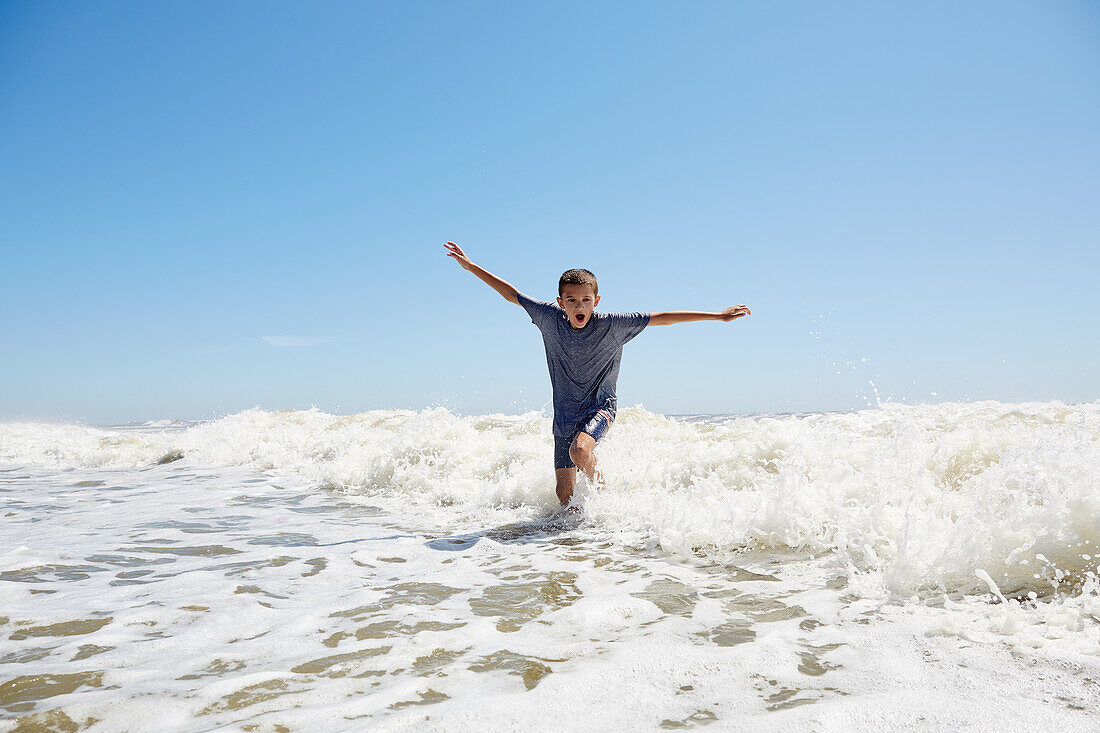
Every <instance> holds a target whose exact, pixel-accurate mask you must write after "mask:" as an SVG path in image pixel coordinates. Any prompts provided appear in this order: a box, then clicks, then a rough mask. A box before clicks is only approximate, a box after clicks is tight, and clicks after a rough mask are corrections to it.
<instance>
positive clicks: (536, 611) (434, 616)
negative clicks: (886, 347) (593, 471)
mask: <svg viewBox="0 0 1100 733" xmlns="http://www.w3.org/2000/svg"><path fill="white" fill-rule="evenodd" d="M549 429H550V425H549V420H548V419H547V418H546V417H544V416H542V415H539V414H535V413H529V414H525V415H519V416H506V415H487V416H474V417H461V416H457V415H454V414H452V413H450V412H448V411H447V410H443V409H433V410H423V411H402V410H384V411H374V412H368V413H362V414H358V415H350V416H335V415H327V414H324V413H322V412H319V411H317V410H308V411H281V412H266V411H262V410H249V411H246V412H243V413H239V414H236V415H231V416H228V417H225V418H222V419H219V420H213V421H209V422H203V423H194V424H180V423H177V422H170V423H163V424H161V423H158V424H154V425H136V426H126V427H123V428H94V427H88V426H79V425H47V424H5V425H0V498H2V499H3V508H2V509H0V513H2V514H3V518H2V519H0V521H3V522H6V524H5V525H4V527H5V534H4V539H5V542H4V543H3V544H2V545H0V730H15V729H23V728H26V729H35V726H38V727H39V728H44V729H50V728H59V729H60V728H64V729H74V730H75V729H77V728H80V727H82V726H83V727H86V728H87V729H88V730H90V731H93V732H95V731H111V730H130V729H140V728H142V727H143V725H144V723H145V722H147V721H148V720H150V719H156V720H157V721H158V723H159V724H160V726H161V727H163V728H172V729H178V730H195V731H199V730H210V729H224V728H223V727H224V726H237V727H233V728H228V729H233V730H245V729H248V730H252V729H256V730H276V729H280V727H286V728H289V729H291V730H299V729H300V730H308V729H318V727H320V728H323V729H329V730H356V729H361V728H362V727H371V728H374V729H408V728H410V727H416V728H418V729H426V730H446V729H464V728H472V727H475V726H476V727H481V728H489V729H523V730H548V729H551V728H553V729H561V728H567V729H576V730H596V729H608V728H612V729H615V728H617V729H623V730H626V729H631V730H633V729H649V728H653V727H655V726H660V727H664V728H684V727H693V726H697V725H705V724H707V723H710V722H715V721H720V722H722V723H723V724H725V725H727V726H728V725H729V724H731V722H732V721H737V720H743V721H751V726H752V727H753V729H754V730H776V731H778V730H784V731H785V730H792V729H820V728H822V727H824V729H827V730H841V729H848V728H849V726H854V727H855V728H856V729H861V730H889V729H906V728H908V727H912V726H920V725H926V726H927V725H931V726H933V727H940V728H957V727H960V726H961V727H967V726H969V727H984V728H988V729H995V728H998V727H1003V726H1005V725H1008V724H1011V723H1012V722H1013V721H1016V720H1019V719H1027V718H1034V717H1035V716H1036V715H1042V716H1044V718H1045V719H1046V720H1048V721H1052V724H1057V726H1058V727H1059V728H1060V729H1062V730H1067V731H1070V730H1086V729H1088V727H1089V721H1090V719H1089V717H1088V716H1089V715H1094V714H1097V713H1100V692H1098V685H1097V683H1096V682H1095V680H1096V679H1100V588H1098V583H1097V576H1096V571H1097V560H1096V556H1095V554H1094V552H1095V548H1096V547H1097V546H1098V545H1100V503H1098V502H1100V500H1098V497H1097V491H1096V479H1095V475H1096V469H1097V467H1100V448H1098V446H1100V403H1094V404H1088V405H1063V404H1056V403H1046V404H1023V405H1007V404H999V403H978V404H942V405H922V406H904V405H884V406H881V407H879V408H877V409H872V410H866V411H862V412H858V413H851V414H811V415H796V416H755V417H737V418H728V417H695V418H691V419H670V418H667V417H664V416H661V415H656V414H653V413H650V412H647V411H645V410H643V409H640V408H633V409H623V410H622V411H621V412H620V416H619V420H618V422H617V424H616V426H615V427H614V429H613V430H612V431H611V433H610V434H609V436H608V438H607V439H606V440H605V441H604V442H602V443H601V446H600V448H599V451H598V456H599V458H600V461H601V464H602V466H603V467H604V469H605V472H606V474H607V475H608V477H609V485H608V486H607V487H606V488H605V489H603V490H601V491H598V492H597V491H594V490H591V489H589V488H588V487H584V486H583V485H582V487H581V489H580V490H579V493H578V502H579V504H580V505H581V508H582V512H581V513H580V514H579V515H574V516H571V517H568V516H567V517H557V515H556V514H555V512H556V509H557V506H556V504H557V501H556V498H555V497H554V493H553V470H552V465H551V446H552V443H551V438H550V435H549ZM1036 670H1037V671H1038V673H1037V672H1036ZM578 690H583V691H584V694H583V696H581V697H578V696H577V691H578ZM975 690H976V691H978V692H980V693H981V694H980V695H978V696H977V698H975V696H974V691H975ZM979 698H980V699H983V700H986V701H994V702H993V703H990V704H988V705H987V704H985V703H981V704H979V703H977V702H975V700H976V699H979ZM563 701H567V702H568V704H565V705H563ZM807 706H812V709H811V708H810V707H807ZM808 711H809V712H808ZM746 716H747V717H746ZM747 724H748V723H746V725H747ZM13 726H14V727H13Z"/></svg>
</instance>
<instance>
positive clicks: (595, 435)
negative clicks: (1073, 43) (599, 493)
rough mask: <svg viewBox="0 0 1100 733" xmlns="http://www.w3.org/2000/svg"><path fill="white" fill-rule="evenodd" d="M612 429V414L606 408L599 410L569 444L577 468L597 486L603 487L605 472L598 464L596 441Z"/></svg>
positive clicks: (571, 456) (570, 455)
mask: <svg viewBox="0 0 1100 733" xmlns="http://www.w3.org/2000/svg"><path fill="white" fill-rule="evenodd" d="M610 429H611V415H609V414H608V413H607V412H606V411H604V410H598V411H597V412H596V413H595V414H594V415H592V417H590V418H589V419H588V420H587V421H586V422H585V424H584V426H583V427H581V429H580V432H578V433H577V435H576V437H575V438H573V443H572V445H570V446H569V458H570V460H571V461H573V463H574V464H576V466H577V468H579V469H581V470H582V471H584V475H585V476H587V477H588V482H589V483H590V484H592V485H593V486H595V487H596V488H603V474H602V473H600V469H599V468H598V467H597V466H596V454H595V453H594V451H595V449H596V441H598V440H600V439H601V438H603V436H605V435H607V431H608V430H610Z"/></svg>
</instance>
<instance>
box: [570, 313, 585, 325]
mask: <svg viewBox="0 0 1100 733" xmlns="http://www.w3.org/2000/svg"><path fill="white" fill-rule="evenodd" d="M573 319H574V320H575V321H576V322H577V323H584V314H583V313H578V314H577V315H575V316H573Z"/></svg>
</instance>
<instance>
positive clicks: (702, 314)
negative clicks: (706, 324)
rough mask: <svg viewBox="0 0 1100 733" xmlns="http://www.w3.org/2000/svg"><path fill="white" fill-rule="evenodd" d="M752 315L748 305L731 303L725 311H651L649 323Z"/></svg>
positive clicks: (727, 318) (719, 319)
mask: <svg viewBox="0 0 1100 733" xmlns="http://www.w3.org/2000/svg"><path fill="white" fill-rule="evenodd" d="M749 315H752V311H750V310H749V307H748V306H747V305H731V306H730V307H729V308H726V309H725V310H724V311H718V312H717V313H707V312H706V311H665V312H664V313H651V314H650V315H649V325H651V326H669V325H671V324H673V323H690V322H691V321H724V322H726V323H728V322H730V321H735V320H737V319H738V318H744V317H745V316H749Z"/></svg>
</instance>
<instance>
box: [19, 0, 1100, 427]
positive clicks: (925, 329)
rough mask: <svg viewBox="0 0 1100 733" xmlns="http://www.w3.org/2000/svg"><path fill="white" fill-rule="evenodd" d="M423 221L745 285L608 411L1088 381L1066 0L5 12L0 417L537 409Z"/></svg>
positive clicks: (517, 315) (714, 306)
mask: <svg viewBox="0 0 1100 733" xmlns="http://www.w3.org/2000/svg"><path fill="white" fill-rule="evenodd" d="M448 239H452V240H455V241H457V242H458V243H459V244H460V245H461V246H463V247H464V248H465V249H466V251H467V253H468V254H469V255H470V256H471V258H472V259H473V260H474V261H475V262H478V263H479V264H481V265H482V266H484V267H486V268H487V269H489V270H491V271H493V272H495V273H496V274H498V275H500V276H501V277H503V278H505V279H506V280H509V281H510V282H512V283H513V284H514V285H515V286H517V287H518V288H519V289H520V290H522V291H523V292H526V293H528V294H530V295H532V296H534V297H540V298H543V299H548V300H549V299H552V298H553V297H554V296H555V295H556V283H557V277H558V275H560V274H561V272H562V271H563V270H565V269H567V268H571V267H587V268H588V269H591V270H593V271H594V272H595V273H596V275H597V276H598V277H599V280H600V294H601V295H602V296H603V300H602V302H601V304H600V308H601V309H602V310H606V311H615V310H622V311H636V310H642V311H655V310H671V309H692V310H696V309H698V310H718V309H721V308H723V307H725V306H727V305H733V304H736V303H747V304H749V306H750V307H751V308H752V310H753V315H752V316H751V317H749V318H746V319H743V320H741V321H737V322H735V323H733V324H720V323H692V324H685V325H678V326H666V327H655V328H652V329H649V330H647V331H646V332H645V333H643V334H642V335H641V336H640V337H638V338H637V339H636V340H635V341H633V342H631V343H630V344H629V345H628V346H627V347H626V350H625V354H624V361H623V367H622V373H621V376H620V380H619V397H620V405H634V404H642V405H644V406H645V407H646V408H647V409H649V410H652V411H658V412H663V413H666V414H685V413H699V412H707V413H727V412H737V413H745V412H761V411H811V410H837V409H854V408H859V407H862V406H864V405H865V404H866V402H867V400H868V399H871V400H873V399H875V392H874V390H875V389H877V390H878V395H879V396H881V397H882V398H883V399H893V400H898V401H902V400H904V401H910V402H920V401H930V402H935V401H943V400H964V399H972V400H973V399H997V400H1003V401H1023V400H1048V399H1059V400H1064V401H1067V402H1084V401H1093V400H1096V399H1098V398H1100V326H1098V324H1097V314H1098V313H1100V307H1098V306H1097V300H1096V294H1097V290H1098V283H1100V4H1098V3H1094V2H1026V3H1020V2H1011V1H1010V2H989V3H984V2H966V3H958V2H942V3H937V2H919V3H918V2H912V3H881V2H861V3H840V2H829V3H823V2H805V3H795V2H781V3H763V2H690V3H684V2H665V3H657V2H579V3H568V2H545V3H528V2H511V1H502V2H494V3H486V2H408V3H405V2H373V3H369V2H339V3H338V2H319V3H306V2H301V3H275V2H232V3H225V2H170V3H161V2H155V3H154V2H144V1H142V2H96V3H86V2H48V3H45V2H0V256H2V261H0V419H5V420H12V419H28V418H33V419H51V420H81V421H87V422H93V423H109V422H121V421H140V420H149V419H162V418H184V419H197V418H209V417H216V416H220V415H224V414H228V413H232V412H236V411H238V410H242V409H247V408H249V407H253V406H261V407H263V408H265V409H283V408H308V407H309V406H311V405H316V406H317V407H319V408H321V409H324V410H327V411H336V412H341V413H350V412H358V411H361V410H366V409H374V408H388V407H409V408H422V407H429V406H436V405H444V406H447V407H450V408H451V409H453V410H456V411H458V412H462V413H483V412H520V411H525V410H530V409H535V410H538V409H541V408H543V406H544V405H545V406H546V409H547V410H549V399H550V386H549V379H548V376H547V373H546V364H545V359H544V356H543V353H542V343H541V339H540V338H539V335H538V332H537V330H536V329H535V327H534V326H533V325H532V324H531V323H530V320H529V319H528V318H527V316H526V314H524V312H523V311H522V310H521V309H519V308H517V307H516V306H513V305H510V304H508V303H506V302H505V301H503V300H502V299H500V297H499V296H498V295H496V294H495V293H494V292H493V291H491V290H490V289H489V288H487V287H486V286H485V285H483V284H482V283H480V282H479V281H478V280H476V279H475V278H474V277H473V276H472V275H470V274H468V273H466V272H464V271H462V270H461V269H460V268H459V267H458V266H457V265H456V264H455V263H454V262H453V261H452V260H450V259H448V258H446V257H445V255H444V249H443V246H442V245H443V242H444V241H446V240H448ZM838 372H839V373H838ZM871 382H873V383H874V388H872V386H871Z"/></svg>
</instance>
